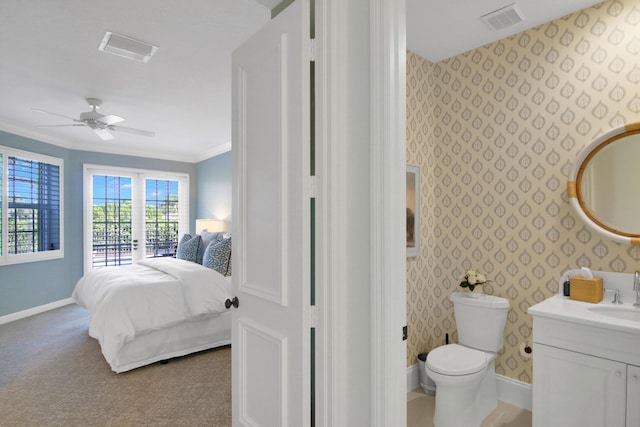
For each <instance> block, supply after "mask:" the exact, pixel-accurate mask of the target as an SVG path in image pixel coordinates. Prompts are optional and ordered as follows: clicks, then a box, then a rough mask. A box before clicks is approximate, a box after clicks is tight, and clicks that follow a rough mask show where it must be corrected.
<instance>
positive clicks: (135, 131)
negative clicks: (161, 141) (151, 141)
mask: <svg viewBox="0 0 640 427" xmlns="http://www.w3.org/2000/svg"><path fill="white" fill-rule="evenodd" d="M109 130H112V131H114V132H125V133H132V134H134V135H141V136H156V133H155V132H149V131H147V130H141V129H134V128H128V127H124V126H109Z"/></svg>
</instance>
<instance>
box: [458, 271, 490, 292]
mask: <svg viewBox="0 0 640 427" xmlns="http://www.w3.org/2000/svg"><path fill="white" fill-rule="evenodd" d="M460 280H461V282H460V287H462V288H469V290H470V291H473V290H474V289H475V287H476V286H479V285H484V284H485V283H487V282H490V281H491V280H489V279H487V277H486V276H485V275H484V274H482V273H479V272H477V271H475V270H467V272H466V273H464V275H462V276H460Z"/></svg>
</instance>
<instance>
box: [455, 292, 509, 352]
mask: <svg viewBox="0 0 640 427" xmlns="http://www.w3.org/2000/svg"><path fill="white" fill-rule="evenodd" d="M450 299H451V301H452V302H453V312H454V314H455V317H456V325H457V329H458V342H459V343H460V344H462V345H464V346H467V347H471V348H475V349H477V350H482V351H487V352H492V353H496V352H498V351H500V350H501V349H502V347H503V345H504V336H503V335H504V325H505V323H506V321H507V312H508V311H509V301H508V300H506V299H504V298H500V297H496V296H493V295H485V294H474V293H469V292H466V293H463V292H454V293H453V294H451V297H450Z"/></svg>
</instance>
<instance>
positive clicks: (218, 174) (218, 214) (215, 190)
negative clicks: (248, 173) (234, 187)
mask: <svg viewBox="0 0 640 427" xmlns="http://www.w3.org/2000/svg"><path fill="white" fill-rule="evenodd" d="M196 182H197V185H196V193H197V194H198V210H197V215H196V218H209V219H224V220H227V221H231V200H232V194H231V151H228V152H226V153H224V154H220V155H218V156H215V157H212V158H210V159H207V160H204V161H202V162H200V163H198V164H197V165H196Z"/></svg>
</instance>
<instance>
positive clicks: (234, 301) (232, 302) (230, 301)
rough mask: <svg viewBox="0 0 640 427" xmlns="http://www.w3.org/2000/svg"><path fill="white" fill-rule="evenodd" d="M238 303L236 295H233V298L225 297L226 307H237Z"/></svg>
mask: <svg viewBox="0 0 640 427" xmlns="http://www.w3.org/2000/svg"><path fill="white" fill-rule="evenodd" d="M238 305H240V302H239V301H238V297H233V299H229V298H227V300H226V301H225V302H224V306H225V307H227V308H231V306H233V307H234V308H238Z"/></svg>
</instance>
